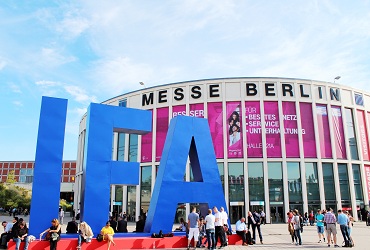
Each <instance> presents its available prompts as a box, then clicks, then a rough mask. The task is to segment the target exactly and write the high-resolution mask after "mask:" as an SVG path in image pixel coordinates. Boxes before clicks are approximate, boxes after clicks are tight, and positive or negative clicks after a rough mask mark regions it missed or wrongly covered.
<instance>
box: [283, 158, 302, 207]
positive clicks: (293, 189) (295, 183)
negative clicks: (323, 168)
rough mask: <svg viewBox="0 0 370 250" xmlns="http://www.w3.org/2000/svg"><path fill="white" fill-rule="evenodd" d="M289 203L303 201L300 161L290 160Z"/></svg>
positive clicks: (288, 166)
mask: <svg viewBox="0 0 370 250" xmlns="http://www.w3.org/2000/svg"><path fill="white" fill-rule="evenodd" d="M287 171H288V189H289V203H302V181H301V171H300V165H299V163H298V162H288V163H287Z"/></svg>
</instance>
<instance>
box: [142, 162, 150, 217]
mask: <svg viewBox="0 0 370 250" xmlns="http://www.w3.org/2000/svg"><path fill="white" fill-rule="evenodd" d="M151 190H152V167H151V166H145V167H141V190H140V191H141V206H140V207H143V208H144V211H145V212H146V211H147V210H148V208H149V203H150V198H151V196H152V191H151Z"/></svg>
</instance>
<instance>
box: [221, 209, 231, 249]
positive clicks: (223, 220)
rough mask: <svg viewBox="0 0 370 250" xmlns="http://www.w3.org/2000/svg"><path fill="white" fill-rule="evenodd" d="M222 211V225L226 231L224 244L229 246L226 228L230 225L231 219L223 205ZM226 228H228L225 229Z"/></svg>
mask: <svg viewBox="0 0 370 250" xmlns="http://www.w3.org/2000/svg"><path fill="white" fill-rule="evenodd" d="M220 213H221V217H222V225H223V226H224V227H223V229H224V230H223V231H224V238H223V239H224V246H225V247H226V246H227V235H226V231H227V230H226V229H227V228H228V227H229V224H228V219H229V216H228V215H227V213H226V211H225V209H224V208H223V207H220ZM225 228H226V229H225ZM225 230H226V231H225Z"/></svg>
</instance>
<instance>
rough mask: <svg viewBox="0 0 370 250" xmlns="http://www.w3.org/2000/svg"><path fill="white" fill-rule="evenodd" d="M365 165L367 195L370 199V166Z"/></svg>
mask: <svg viewBox="0 0 370 250" xmlns="http://www.w3.org/2000/svg"><path fill="white" fill-rule="evenodd" d="M364 167H365V178H366V190H367V197H368V199H369V201H370V166H369V165H365V166H364Z"/></svg>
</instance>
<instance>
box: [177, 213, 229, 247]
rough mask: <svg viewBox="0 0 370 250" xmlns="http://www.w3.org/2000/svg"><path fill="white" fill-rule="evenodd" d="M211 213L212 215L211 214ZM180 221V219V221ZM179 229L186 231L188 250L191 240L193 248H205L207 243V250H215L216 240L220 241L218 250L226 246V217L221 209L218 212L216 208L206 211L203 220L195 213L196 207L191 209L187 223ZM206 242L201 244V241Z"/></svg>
mask: <svg viewBox="0 0 370 250" xmlns="http://www.w3.org/2000/svg"><path fill="white" fill-rule="evenodd" d="M212 211H213V213H212ZM180 221H181V219H180ZM182 221H183V224H181V225H180V228H181V229H182V231H183V229H184V227H185V229H187V235H188V249H190V247H191V246H190V243H191V240H192V239H193V238H194V248H197V247H205V244H207V243H208V249H215V248H216V246H217V242H218V239H220V244H221V245H220V249H221V248H223V247H225V246H227V237H226V233H227V231H228V215H227V213H226V211H225V210H224V208H223V207H221V208H220V210H218V208H217V207H213V209H208V214H207V216H206V217H205V218H203V217H200V216H199V212H198V213H197V212H196V207H193V208H192V212H191V213H190V214H189V216H188V222H187V223H185V222H184V220H183V219H182ZM204 238H206V240H205V241H204V242H203V239H204Z"/></svg>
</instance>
